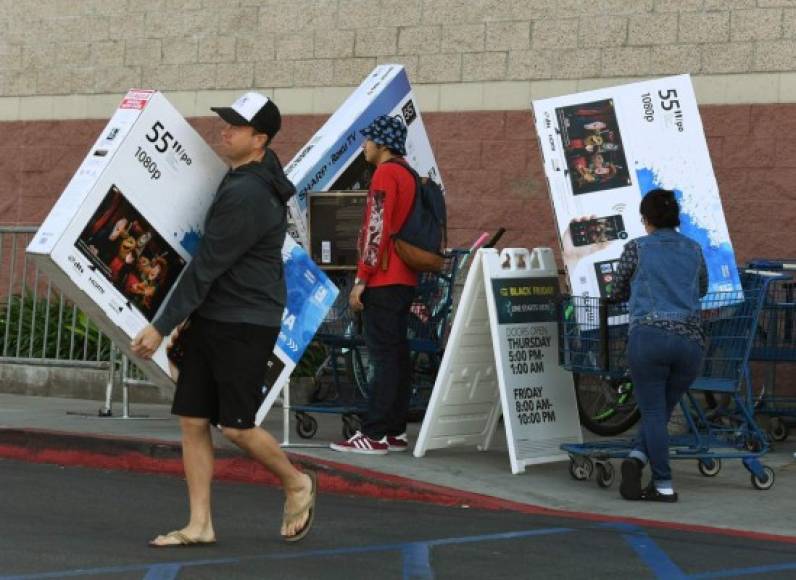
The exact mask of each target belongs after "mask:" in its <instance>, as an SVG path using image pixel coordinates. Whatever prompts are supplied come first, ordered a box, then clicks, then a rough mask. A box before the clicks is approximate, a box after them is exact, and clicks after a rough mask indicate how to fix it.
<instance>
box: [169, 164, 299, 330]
mask: <svg viewBox="0 0 796 580" xmlns="http://www.w3.org/2000/svg"><path fill="white" fill-rule="evenodd" d="M295 192H296V188H295V187H294V186H293V184H292V183H291V182H290V181H289V180H288V179H287V177H286V176H285V173H284V171H283V170H282V164H281V163H280V162H279V159H278V158H277V156H276V154H275V153H274V152H273V151H271V150H270V149H266V154H265V156H264V157H263V160H262V161H261V162H252V163H249V164H247V165H243V166H241V167H238V168H237V169H230V170H229V171H228V172H227V174H226V175H225V176H224V179H223V180H222V181H221V184H220V185H219V186H218V191H217V192H216V195H215V198H214V200H213V204H212V205H211V206H210V209H209V210H208V212H207V217H206V218H205V231H204V235H203V236H202V239H201V240H200V242H199V247H198V249H197V252H196V255H195V256H194V258H193V260H192V261H191V263H190V264H188V266H187V267H186V268H185V271H184V272H183V274H182V276H181V277H180V279H179V281H178V282H177V286H176V288H175V289H174V292H173V293H172V294H171V296H170V297H169V299H168V301H167V302H166V304H165V306H164V307H163V308H162V309H161V311H160V314H159V315H158V316H157V318H156V319H155V320H154V321H153V325H154V326H155V328H156V329H157V330H158V332H160V333H161V334H162V335H164V336H165V335H167V334H170V333H171V331H172V330H173V329H174V328H175V327H176V326H177V325H178V324H180V323H181V322H182V321H183V320H185V319H186V318H188V316H189V315H190V314H191V313H193V312H196V313H198V314H199V315H200V316H202V317H204V318H209V319H211V320H216V321H220V322H247V323H250V324H259V325H262V326H275V327H278V326H280V324H281V320H282V311H283V309H284V307H285V300H286V294H287V290H286V288H285V275H284V271H283V266H282V245H283V244H284V241H285V235H286V231H287V207H286V204H287V201H288V200H289V199H290V197H291V196H292V195H293V194H294V193H295Z"/></svg>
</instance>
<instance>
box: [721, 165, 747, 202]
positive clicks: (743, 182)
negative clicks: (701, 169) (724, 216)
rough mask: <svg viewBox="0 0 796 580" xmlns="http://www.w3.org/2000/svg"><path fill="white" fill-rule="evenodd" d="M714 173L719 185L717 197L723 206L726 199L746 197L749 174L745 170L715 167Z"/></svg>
mask: <svg viewBox="0 0 796 580" xmlns="http://www.w3.org/2000/svg"><path fill="white" fill-rule="evenodd" d="M714 173H715V174H716V182H717V183H718V185H719V195H720V196H721V198H722V200H724V203H725V204H726V203H727V200H728V199H732V198H734V197H740V196H746V195H748V190H749V172H748V171H747V170H746V169H733V168H724V167H717V168H715V169H714Z"/></svg>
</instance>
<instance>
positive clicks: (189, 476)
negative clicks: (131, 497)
mask: <svg viewBox="0 0 796 580" xmlns="http://www.w3.org/2000/svg"><path fill="white" fill-rule="evenodd" d="M180 430H181V431H182V463H183V466H184V468H185V480H186V482H187V483H188V500H189V503H190V510H191V515H190V520H189V521H188V525H187V526H185V527H184V528H183V529H181V530H180V532H182V533H183V534H184V535H185V536H187V537H188V538H192V539H195V540H198V541H201V542H209V541H212V540H215V537H216V536H215V531H214V530H213V520H212V515H211V513H210V485H211V483H212V480H213V439H212V437H211V435H210V422H209V421H208V420H207V419H200V418H196V417H180ZM153 543H155V544H159V545H162V544H172V543H175V540H174V538H166V536H158V537H157V538H155V540H154V541H153Z"/></svg>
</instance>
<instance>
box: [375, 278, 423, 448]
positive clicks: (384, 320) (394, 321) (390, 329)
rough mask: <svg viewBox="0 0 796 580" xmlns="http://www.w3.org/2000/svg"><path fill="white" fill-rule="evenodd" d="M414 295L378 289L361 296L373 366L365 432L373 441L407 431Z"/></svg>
mask: <svg viewBox="0 0 796 580" xmlns="http://www.w3.org/2000/svg"><path fill="white" fill-rule="evenodd" d="M414 295H415V289H414V288H412V287H411V286H379V287H376V288H367V289H366V290H365V292H364V294H363V296H362V303H363V304H364V305H365V310H364V311H363V312H362V322H363V325H364V333H365V344H366V346H367V347H368V357H369V359H370V362H371V364H372V366H373V379H372V381H371V383H370V385H369V387H370V389H369V396H368V414H367V417H365V420H364V422H363V424H362V432H363V433H364V434H365V435H367V436H368V437H370V438H371V439H381V438H382V437H384V436H385V435H400V434H401V433H403V432H404V431H406V418H407V415H408V413H409V396H410V387H411V377H410V371H411V368H410V363H409V341H408V339H407V331H408V326H409V307H410V306H411V304H412V299H413V298H414Z"/></svg>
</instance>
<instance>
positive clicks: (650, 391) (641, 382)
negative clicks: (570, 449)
mask: <svg viewBox="0 0 796 580" xmlns="http://www.w3.org/2000/svg"><path fill="white" fill-rule="evenodd" d="M627 354H628V362H629V364H630V375H631V378H632V379H633V394H634V395H635V397H636V401H637V402H638V406H639V409H640V410H641V427H640V428H639V432H638V440H637V442H636V449H634V451H633V453H631V456H633V457H637V458H639V459H642V460H643V459H645V458H646V459H649V462H650V467H651V468H652V479H653V480H654V481H656V482H659V483H669V482H671V479H672V471H671V468H670V467H669V432H668V431H667V425H668V423H669V419H670V418H671V416H672V411H673V410H674V407H675V406H676V405H677V403H678V402H679V401H680V398H681V397H682V396H683V395H684V394H685V393H686V391H688V388H689V387H690V386H691V384H692V383H693V382H694V380H695V379H696V378H697V376H699V371H700V368H701V365H702V355H703V352H702V347H701V346H700V345H699V344H698V343H697V342H695V341H693V340H689V339H687V338H685V337H684V336H681V335H679V334H675V333H673V332H668V331H666V330H663V329H660V328H655V327H652V326H645V325H643V324H639V325H637V326H634V327H633V328H631V330H630V337H629V341H628V352H627Z"/></svg>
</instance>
